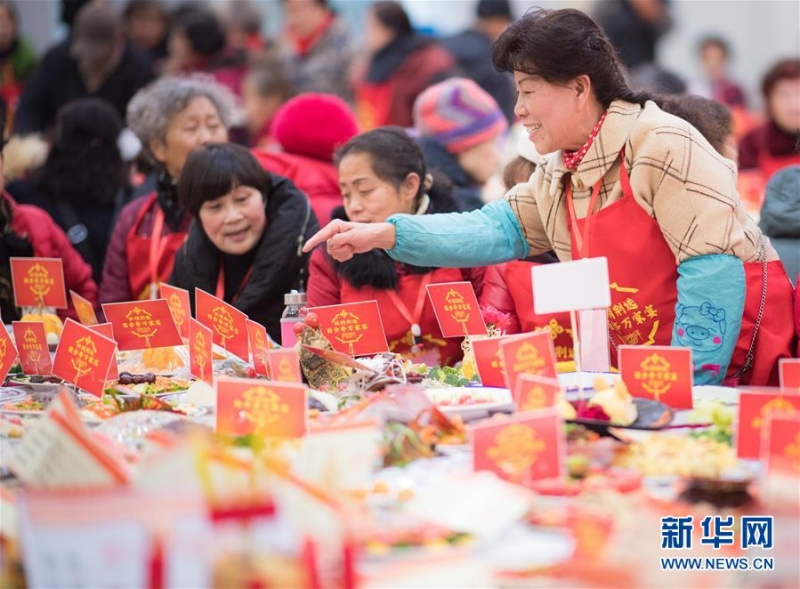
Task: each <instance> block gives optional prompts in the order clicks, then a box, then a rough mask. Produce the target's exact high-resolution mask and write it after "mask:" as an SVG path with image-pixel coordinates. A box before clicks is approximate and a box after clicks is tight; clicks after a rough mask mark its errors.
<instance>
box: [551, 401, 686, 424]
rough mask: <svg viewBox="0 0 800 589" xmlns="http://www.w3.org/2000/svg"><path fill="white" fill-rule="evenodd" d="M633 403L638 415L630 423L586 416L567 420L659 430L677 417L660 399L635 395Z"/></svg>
mask: <svg viewBox="0 0 800 589" xmlns="http://www.w3.org/2000/svg"><path fill="white" fill-rule="evenodd" d="M633 404H634V405H635V406H636V411H637V413H638V415H637V417H636V420H635V421H634V422H633V423H631V424H629V425H622V424H618V423H614V422H613V421H603V420H600V419H585V418H576V419H568V420H567V422H568V423H578V424H581V425H586V426H591V427H592V428H598V427H600V428H609V427H613V428H617V429H640V430H659V429H663V428H664V427H666V426H667V425H669V424H670V423H671V422H672V420H673V419H674V417H675V414H674V413H673V411H672V409H671V408H670V407H669V406H668V405H665V404H664V403H661V402H660V401H654V400H652V399H642V398H638V397H634V398H633Z"/></svg>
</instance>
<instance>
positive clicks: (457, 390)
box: [425, 387, 514, 421]
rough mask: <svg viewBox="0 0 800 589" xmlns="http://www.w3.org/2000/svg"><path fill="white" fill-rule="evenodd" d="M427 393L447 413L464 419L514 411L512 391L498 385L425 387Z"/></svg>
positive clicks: (469, 419) (470, 419)
mask: <svg viewBox="0 0 800 589" xmlns="http://www.w3.org/2000/svg"><path fill="white" fill-rule="evenodd" d="M425 394H426V395H428V398H429V399H430V400H431V401H432V402H433V404H434V405H436V406H437V407H438V408H439V410H440V411H441V412H442V413H444V414H445V415H447V416H448V417H449V416H451V415H459V416H461V418H462V419H463V420H464V421H473V420H475V419H483V418H485V417H491V416H492V415H493V414H495V413H513V412H514V399H513V398H512V397H511V391H509V390H508V389H503V388H496V387H447V388H436V389H425Z"/></svg>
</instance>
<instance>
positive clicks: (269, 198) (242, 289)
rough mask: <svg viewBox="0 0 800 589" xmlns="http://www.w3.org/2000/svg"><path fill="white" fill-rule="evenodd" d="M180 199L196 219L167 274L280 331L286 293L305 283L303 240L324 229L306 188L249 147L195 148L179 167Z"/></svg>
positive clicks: (273, 332) (175, 281) (174, 281)
mask: <svg viewBox="0 0 800 589" xmlns="http://www.w3.org/2000/svg"><path fill="white" fill-rule="evenodd" d="M178 199H179V201H180V204H181V206H182V207H183V208H184V209H185V210H186V211H187V212H188V213H190V214H191V215H192V216H193V217H194V220H193V221H192V225H191V227H190V229H189V236H188V238H187V239H186V242H185V243H184V244H183V246H181V248H180V249H179V250H178V253H177V254H176V256H175V265H174V267H173V270H172V275H171V276H170V278H169V280H168V282H169V284H172V285H174V286H178V287H181V288H185V289H187V290H189V293H190V296H191V298H192V306H194V288H195V287H197V288H200V289H202V290H204V291H206V292H209V293H212V294H215V295H216V296H217V297H219V298H221V299H223V300H224V301H225V302H227V303H230V304H231V305H233V306H234V307H236V308H237V309H239V310H240V311H242V312H244V313H245V314H247V315H248V316H249V317H250V319H252V320H253V321H256V322H258V323H260V324H261V325H263V326H264V327H266V328H267V332H268V333H269V335H270V337H272V338H273V339H274V340H276V341H279V338H280V317H281V314H282V313H283V295H284V294H286V293H287V292H289V291H290V290H292V289H298V290H301V289H303V287H304V285H305V279H306V272H307V268H308V255H306V254H303V253H302V247H303V243H305V241H306V240H307V239H308V238H309V237H310V236H312V235H313V234H314V232H316V231H317V229H319V223H318V222H317V218H316V217H315V216H314V212H313V211H312V210H311V205H310V204H309V202H308V198H307V197H306V195H305V194H303V193H302V192H300V190H298V189H297V187H296V186H295V185H294V184H293V183H292V182H291V181H290V180H288V179H287V178H284V177H282V176H277V175H275V174H270V173H269V172H266V171H265V170H264V168H262V167H261V165H260V164H259V163H258V161H257V160H256V159H255V157H253V155H252V154H251V153H250V152H249V151H248V150H247V149H245V148H244V147H241V146H239V145H234V144H231V143H224V144H211V145H207V146H203V147H199V148H197V149H196V150H194V151H193V152H192V153H191V155H189V158H188V159H187V160H186V164H185V165H184V167H183V171H182V172H181V177H180V181H179V182H178Z"/></svg>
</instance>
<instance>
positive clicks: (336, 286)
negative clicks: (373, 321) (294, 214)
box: [308, 128, 483, 366]
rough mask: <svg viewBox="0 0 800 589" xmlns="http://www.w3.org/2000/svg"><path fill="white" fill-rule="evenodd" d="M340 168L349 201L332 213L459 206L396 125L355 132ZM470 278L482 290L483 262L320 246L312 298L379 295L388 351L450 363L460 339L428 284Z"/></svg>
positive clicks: (356, 217) (363, 219) (350, 215)
mask: <svg viewBox="0 0 800 589" xmlns="http://www.w3.org/2000/svg"><path fill="white" fill-rule="evenodd" d="M338 171H339V185H340V186H341V189H342V193H343V195H344V207H341V208H340V209H338V210H336V211H334V218H337V217H338V218H344V219H348V220H352V221H355V222H359V223H363V224H369V223H378V222H382V221H384V220H385V219H386V218H387V217H388V216H389V215H391V214H394V213H397V212H408V213H414V214H418V215H423V214H427V213H429V212H433V211H437V212H443V211H453V210H457V204H456V203H455V200H454V199H453V198H452V196H451V191H450V188H449V186H447V187H445V188H444V189H442V184H439V183H432V182H431V177H430V176H428V174H427V171H426V166H425V160H424V158H423V156H422V152H421V151H420V149H419V147H417V146H416V145H415V144H414V142H413V140H411V139H410V138H409V137H408V135H406V133H405V132H404V131H403V130H401V129H399V128H383V129H377V130H375V131H370V132H368V133H364V134H363V135H359V136H357V137H355V138H353V139H351V140H350V141H349V142H348V143H346V144H345V145H344V146H343V147H342V149H341V151H340V152H339V155H338ZM426 178H427V182H426ZM426 184H427V185H426ZM465 280H468V281H471V282H472V283H473V285H474V286H475V290H476V291H477V293H478V294H480V290H481V287H482V282H483V270H482V269H480V270H474V269H472V270H462V269H457V268H431V267H428V266H424V267H419V266H408V265H405V264H399V263H396V262H393V261H392V260H391V259H389V257H388V256H386V254H384V253H383V252H372V253H368V254H364V255H362V256H356V257H355V258H354V259H353V260H351V261H349V262H347V263H344V264H340V263H338V262H335V261H334V260H332V259H331V258H330V257H328V255H327V254H326V253H325V252H324V250H323V249H321V248H320V249H317V250H316V251H314V253H313V254H312V256H311V265H310V272H309V281H308V304H309V306H323V305H334V304H340V303H355V302H361V301H371V300H375V301H377V303H378V308H379V309H380V312H381V318H382V320H383V327H384V330H385V332H386V339H387V341H388V343H389V350H390V351H392V352H397V353H400V354H403V355H404V356H406V357H408V358H410V359H412V360H413V361H415V362H419V363H425V364H428V365H430V366H452V365H453V364H454V363H455V362H456V361H457V360H459V359H460V358H461V355H462V352H461V339H460V338H450V339H445V338H444V337H443V336H442V333H441V331H440V330H439V325H438V322H437V321H436V316H435V314H434V311H433V308H432V306H431V304H430V301H429V298H428V293H427V288H426V287H427V286H428V285H429V284H440V283H445V282H462V281H465Z"/></svg>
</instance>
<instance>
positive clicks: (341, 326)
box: [327, 311, 369, 354]
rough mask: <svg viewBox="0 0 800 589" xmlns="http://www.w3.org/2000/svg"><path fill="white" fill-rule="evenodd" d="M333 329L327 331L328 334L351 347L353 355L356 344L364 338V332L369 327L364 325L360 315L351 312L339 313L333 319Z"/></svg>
mask: <svg viewBox="0 0 800 589" xmlns="http://www.w3.org/2000/svg"><path fill="white" fill-rule="evenodd" d="M331 325H332V327H329V328H328V329H327V331H328V333H331V334H333V337H334V338H335V339H336V340H337V341H339V342H341V343H342V344H344V345H347V346H350V350H351V354H352V349H353V346H354V345H355V344H357V343H358V342H360V341H361V338H363V337H364V332H365V331H366V330H367V328H368V327H369V325H368V324H366V323H363V322H362V321H361V319H360V318H359V316H358V315H356V314H355V313H351V312H350V311H339V312H338V313H336V315H334V316H333V319H331Z"/></svg>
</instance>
